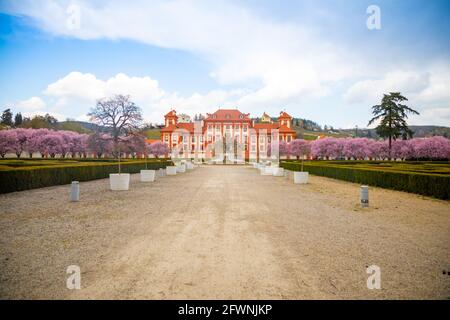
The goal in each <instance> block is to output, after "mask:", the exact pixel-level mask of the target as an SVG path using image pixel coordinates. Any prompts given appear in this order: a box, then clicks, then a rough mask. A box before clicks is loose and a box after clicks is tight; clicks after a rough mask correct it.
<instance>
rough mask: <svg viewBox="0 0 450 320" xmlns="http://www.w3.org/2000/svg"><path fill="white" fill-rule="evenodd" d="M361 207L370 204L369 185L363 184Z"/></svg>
mask: <svg viewBox="0 0 450 320" xmlns="http://www.w3.org/2000/svg"><path fill="white" fill-rule="evenodd" d="M360 200H361V207H362V208H366V207H368V206H369V187H368V186H361V195H360Z"/></svg>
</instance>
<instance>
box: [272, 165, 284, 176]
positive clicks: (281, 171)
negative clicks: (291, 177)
mask: <svg viewBox="0 0 450 320" xmlns="http://www.w3.org/2000/svg"><path fill="white" fill-rule="evenodd" d="M272 170H273V171H272V175H273V176H274V177H284V169H283V168H278V167H276V168H273V169H272Z"/></svg>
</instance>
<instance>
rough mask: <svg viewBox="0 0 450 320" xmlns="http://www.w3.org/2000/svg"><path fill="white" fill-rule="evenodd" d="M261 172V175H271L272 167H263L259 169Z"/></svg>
mask: <svg viewBox="0 0 450 320" xmlns="http://www.w3.org/2000/svg"><path fill="white" fill-rule="evenodd" d="M261 174H262V175H263V176H271V175H272V167H270V166H267V167H264V168H263V169H261Z"/></svg>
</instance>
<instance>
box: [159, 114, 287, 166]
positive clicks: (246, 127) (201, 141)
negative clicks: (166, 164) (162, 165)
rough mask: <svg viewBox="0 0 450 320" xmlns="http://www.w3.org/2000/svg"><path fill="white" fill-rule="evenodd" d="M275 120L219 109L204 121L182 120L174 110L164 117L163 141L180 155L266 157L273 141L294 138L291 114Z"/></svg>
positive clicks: (280, 116)
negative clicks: (253, 117)
mask: <svg viewBox="0 0 450 320" xmlns="http://www.w3.org/2000/svg"><path fill="white" fill-rule="evenodd" d="M276 120H277V121H273V120H272V118H271V117H270V116H269V115H267V114H266V113H265V112H264V114H263V115H262V117H261V118H260V119H259V120H258V121H256V120H255V119H251V118H250V115H249V114H248V113H242V112H240V111H239V110H237V109H219V110H217V111H216V112H214V113H207V114H206V117H205V118H204V119H202V120H199V121H193V122H184V121H182V122H181V121H179V117H178V116H177V113H176V111H175V110H171V111H170V112H169V113H167V114H166V115H165V116H164V121H165V122H164V128H163V129H162V130H161V140H162V141H163V142H164V143H166V144H167V145H168V146H169V148H170V150H171V152H172V153H173V152H176V153H178V155H179V156H180V157H189V158H214V156H215V155H216V154H218V153H220V152H221V153H223V154H226V156H227V157H229V158H234V159H241V160H247V159H263V158H266V157H267V147H268V145H269V144H270V143H271V142H272V141H277V140H279V141H286V142H290V141H291V140H293V139H295V131H294V130H293V129H292V117H291V116H290V115H289V114H287V113H286V112H284V111H283V112H280V115H279V116H278V118H277V119H276ZM219 151H220V152H219Z"/></svg>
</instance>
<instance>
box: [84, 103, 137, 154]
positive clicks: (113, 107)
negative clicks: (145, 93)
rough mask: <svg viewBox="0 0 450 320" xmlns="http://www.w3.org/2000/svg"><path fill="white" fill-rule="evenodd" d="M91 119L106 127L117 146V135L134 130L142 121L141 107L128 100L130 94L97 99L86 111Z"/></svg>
mask: <svg viewBox="0 0 450 320" xmlns="http://www.w3.org/2000/svg"><path fill="white" fill-rule="evenodd" d="M88 116H90V117H91V121H93V122H95V123H97V124H99V125H101V126H104V127H106V128H107V129H108V130H109V131H110V132H111V136H112V137H113V140H114V145H115V146H116V147H117V145H118V143H119V136H121V135H126V134H130V133H132V132H133V131H136V130H137V129H138V127H139V125H140V123H141V121H142V114H141V109H140V108H139V107H138V106H137V105H136V104H135V103H134V102H132V101H131V100H130V96H124V95H116V96H114V97H112V98H104V99H101V100H99V101H97V105H96V106H95V107H94V108H92V109H91V112H89V113H88Z"/></svg>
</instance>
